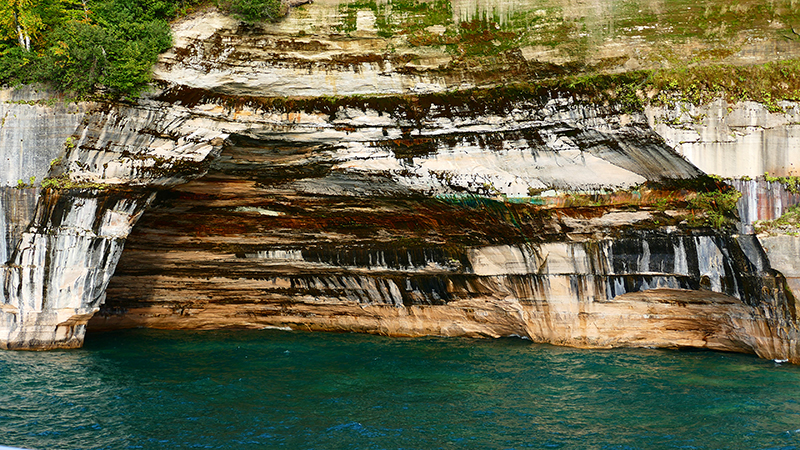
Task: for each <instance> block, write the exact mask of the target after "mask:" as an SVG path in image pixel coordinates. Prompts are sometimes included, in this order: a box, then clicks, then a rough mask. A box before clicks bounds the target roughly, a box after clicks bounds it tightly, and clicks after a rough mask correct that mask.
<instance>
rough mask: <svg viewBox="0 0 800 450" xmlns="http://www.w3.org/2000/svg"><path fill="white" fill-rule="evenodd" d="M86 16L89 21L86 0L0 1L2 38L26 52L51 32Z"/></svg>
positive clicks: (0, 33) (0, 30) (0, 32)
mask: <svg viewBox="0 0 800 450" xmlns="http://www.w3.org/2000/svg"><path fill="white" fill-rule="evenodd" d="M79 14H80V15H82V16H83V18H84V19H85V20H88V8H87V7H86V4H85V2H84V1H83V0H2V1H0V35H1V36H0V37H4V38H8V39H14V40H16V42H17V44H19V46H20V47H21V48H23V49H25V51H28V52H29V51H31V49H32V48H33V46H34V43H36V42H37V40H38V39H39V38H40V37H41V36H43V35H44V34H45V33H46V32H47V31H49V30H52V29H54V28H55V27H57V26H58V25H60V24H62V23H64V22H65V21H67V20H70V19H78V15H79Z"/></svg>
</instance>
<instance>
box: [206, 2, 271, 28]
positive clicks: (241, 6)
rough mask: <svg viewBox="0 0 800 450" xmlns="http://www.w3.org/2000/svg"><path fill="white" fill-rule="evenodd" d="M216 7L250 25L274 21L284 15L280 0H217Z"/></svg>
mask: <svg viewBox="0 0 800 450" xmlns="http://www.w3.org/2000/svg"><path fill="white" fill-rule="evenodd" d="M217 6H218V7H219V8H220V9H222V10H224V11H228V12H229V13H231V14H233V15H234V17H237V18H238V19H240V20H244V21H245V22H251V23H252V22H269V21H275V20H278V19H279V18H281V17H282V16H283V15H284V11H283V8H282V5H281V2H280V0H219V1H218V2H217Z"/></svg>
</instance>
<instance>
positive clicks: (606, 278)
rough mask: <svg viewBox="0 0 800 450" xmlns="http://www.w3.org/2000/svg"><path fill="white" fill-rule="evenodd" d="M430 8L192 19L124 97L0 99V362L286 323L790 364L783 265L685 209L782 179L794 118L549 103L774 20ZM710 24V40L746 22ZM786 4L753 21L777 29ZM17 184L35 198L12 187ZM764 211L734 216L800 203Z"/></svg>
mask: <svg viewBox="0 0 800 450" xmlns="http://www.w3.org/2000/svg"><path fill="white" fill-rule="evenodd" d="M445 3H447V8H445V9H444V11H446V12H447V14H443V15H442V14H439V15H435V14H433V12H434V9H435V8H434V9H427V7H425V8H423V6H424V5H427V4H425V3H420V4H417V7H418V8H423V9H419V10H414V11H411V10H404V9H403V7H402V5H400V4H397V5H395V4H394V3H392V2H389V3H387V4H385V5H384V4H381V5H378V4H375V5H373V4H368V5H366V6H363V5H362V6H358V5H356V4H353V5H348V4H339V3H334V2H330V3H329V2H325V1H321V2H317V3H315V4H313V5H308V6H306V7H303V8H302V9H297V10H294V11H292V12H291V14H290V15H289V16H288V18H287V19H286V20H285V21H283V22H281V23H280V24H267V25H258V26H253V25H247V24H243V23H239V22H238V21H235V20H233V19H231V18H229V17H226V16H223V15H221V14H219V13H217V12H215V11H214V10H206V11H203V12H200V13H198V14H197V15H195V16H193V17H190V18H187V19H184V20H182V21H180V22H177V23H175V24H174V27H173V30H174V34H175V47H174V48H173V49H172V50H170V51H169V52H167V53H166V54H164V55H163V57H162V58H161V60H160V62H159V64H158V66H157V67H156V69H155V77H156V82H155V86H154V90H153V91H152V92H151V93H149V94H148V95H147V96H145V97H143V98H141V99H138V100H137V101H135V102H127V103H123V102H119V103H103V102H99V103H95V104H89V103H80V104H77V105H76V104H66V105H65V104H63V103H62V102H58V101H56V102H53V103H52V104H48V102H47V101H38V102H37V101H36V100H37V98H36V97H31V96H32V95H34V94H32V91H31V90H30V89H28V90H23V91H20V90H6V91H4V92H5V93H4V95H6V96H7V97H4V98H9V100H7V101H5V102H4V103H3V105H2V107H3V108H4V110H0V113H3V114H4V115H5V117H7V119H6V121H5V122H4V124H3V135H2V136H3V137H2V138H3V139H4V140H3V141H2V143H3V146H2V147H1V148H2V152H3V154H2V155H3V159H4V160H5V161H14V162H13V163H12V164H13V167H17V169H14V170H16V172H11V171H9V172H8V173H9V174H12V175H11V176H9V177H6V178H4V179H3V185H4V186H6V187H4V188H3V189H4V195H5V196H4V197H3V198H2V201H3V202H4V203H3V204H2V205H3V211H4V213H5V215H4V216H0V217H3V218H4V219H3V220H5V222H3V225H4V226H3V227H1V228H2V229H3V232H4V233H5V234H4V236H5V239H4V240H3V243H4V247H3V248H2V249H0V250H2V251H0V255H4V256H5V259H4V260H5V261H7V262H6V264H5V266H4V277H5V283H4V290H3V298H2V303H3V305H4V306H3V310H2V312H1V313H0V314H2V317H3V321H2V323H0V334H2V339H0V342H2V345H3V346H5V347H8V348H50V347H71V346H78V345H80V344H81V342H82V339H83V335H84V332H85V328H86V324H87V323H88V324H89V327H90V328H91V329H107V328H117V327H128V326H150V327H163V328H201V329H202V328H219V327H250V328H263V327H290V328H297V329H312V330H333V331H359V332H369V333H382V334H389V335H410V336H416V335H426V334H437V335H467V336H509V335H516V336H522V337H526V338H529V339H532V340H535V341H539V342H551V343H557V344H566V345H575V346H586V347H611V346H656V347H701V348H713V349H720V350H731V351H744V352H752V353H756V354H758V355H759V356H762V357H766V358H778V359H789V360H792V361H793V362H798V361H800V356H799V355H798V348H797V346H796V344H795V343H796V342H797V334H798V327H797V317H796V303H795V297H794V293H793V290H792V287H794V282H793V281H790V282H787V278H786V277H790V280H793V279H794V278H795V277H796V276H795V274H794V272H791V271H790V270H789V269H788V267H787V264H786V263H785V262H783V261H785V260H786V259H784V260H781V262H773V257H772V253H769V255H770V256H767V255H768V253H766V252H765V251H764V248H765V247H766V248H767V249H768V250H769V249H771V248H772V246H771V245H769V244H765V246H764V247H762V244H761V242H760V241H759V239H758V238H756V237H754V236H753V235H737V234H733V233H732V231H731V230H730V229H727V228H725V227H726V225H725V224H726V223H727V222H726V221H727V220H728V219H727V218H726V217H725V214H726V211H717V210H709V211H700V210H698V207H696V206H693V205H695V203H693V201H694V200H693V199H695V198H696V197H697V196H698V194H697V193H696V190H697V187H698V186H699V185H698V183H699V181H698V180H702V179H703V178H702V175H703V171H707V172H711V173H719V174H722V175H725V176H743V175H750V172H742V170H740V169H741V168H739V167H735V166H731V165H730V164H728V165H725V164H722V165H716V166H715V165H713V164H711V162H713V161H719V160H720V157H719V156H714V155H720V154H722V152H734V153H736V154H742V155H749V156H748V157H749V158H751V160H752V161H754V163H753V164H748V165H747V166H744V167H746V168H747V170H748V171H752V170H756V171H761V170H762V169H763V170H764V171H770V172H771V173H776V174H782V175H783V174H789V173H791V170H792V167H791V162H792V161H793V159H794V154H793V153H792V152H793V151H794V147H795V144H794V142H795V140H796V139H797V137H796V136H797V134H796V133H797V129H796V126H797V125H796V124H797V114H798V111H800V108H798V106H797V105H796V104H795V103H792V102H786V103H782V104H781V108H782V109H781V111H777V110H775V109H774V108H772V109H773V110H768V109H766V108H767V106H764V105H760V104H754V103H731V104H727V103H723V100H719V101H718V102H717V103H710V104H706V105H704V106H699V107H695V106H691V105H683V106H681V104H680V103H675V104H672V105H669V104H667V105H660V106H658V105H651V107H648V108H647V109H643V108H642V107H640V106H638V103H636V102H633V103H632V102H630V101H628V100H626V98H625V97H624V95H622V94H621V92H622V91H620V90H619V89H616V90H615V89H606V88H604V87H602V86H588V87H587V86H586V85H585V84H581V83H579V82H578V81H575V80H573V81H569V82H563V81H560V80H562V78H561V77H562V76H564V75H565V74H567V73H569V72H581V71H584V72H586V73H594V72H595V71H597V70H604V71H607V72H622V71H625V70H629V69H631V68H642V67H657V66H663V65H664V64H678V63H679V62H680V61H681V60H682V59H691V58H695V57H696V56H697V54H704V55H706V56H707V58H706V59H711V60H713V61H710V62H720V61H722V62H726V63H738V64H742V63H752V62H760V61H764V60H769V59H774V58H776V56H775V55H776V54H779V55H780V56H779V57H791V56H796V55H797V54H798V52H800V45H798V43H797V42H796V41H795V40H793V39H791V38H787V37H786V36H784V35H782V34H781V33H785V32H787V30H791V26H787V25H785V24H783V23H781V25H780V26H776V25H775V24H774V23H773V22H769V23H764V24H761V23H753V24H751V25H750V26H749V27H747V28H746V29H735V30H733V31H731V30H728V31H726V32H723V31H719V32H718V33H717V34H713V33H705V32H703V33H700V34H698V31H697V29H696V28H697V27H699V25H698V24H696V23H693V22H691V20H693V19H690V17H693V16H692V15H691V14H689V13H686V12H685V11H678V10H677V9H674V8H679V7H682V6H681V5H678V4H677V3H676V4H672V3H671V4H670V5H663V4H661V3H660V2H653V3H652V4H651V3H646V2H645V3H642V5H640V7H642V8H645V9H647V8H650V9H648V11H650V13H651V14H653V15H654V16H655V17H657V18H659V19H660V20H667V18H669V19H670V20H671V21H673V22H670V23H672V24H674V23H682V24H683V28H681V29H680V30H682V31H677V30H676V29H675V27H674V26H673V25H668V24H663V25H659V26H657V27H655V28H654V29H653V30H649V31H647V32H645V33H642V31H643V30H638V29H637V28H636V27H637V25H635V23H636V22H637V21H638V20H640V19H641V18H640V17H638V16H637V14H638V13H635V12H633V11H631V10H628V9H626V8H620V9H619V10H614V11H605V12H598V13H597V16H596V17H594V16H593V17H588V16H586V13H585V12H583V13H579V12H576V11H572V12H570V11H571V10H569V8H568V5H567V4H564V5H561V4H558V5H556V4H554V6H553V8H556V9H558V13H557V14H556V12H555V10H553V11H549V10H542V11H543V12H541V13H540V12H539V10H538V9H534V8H532V6H530V5H519V6H508V8H509V9H508V10H504V11H500V10H497V9H494V10H492V11H494V13H493V14H494V15H492V16H491V17H490V16H488V15H486V14H483V15H481V14H478V15H473V13H472V10H473V9H475V10H477V11H479V12H480V11H482V10H483V9H482V8H484V7H486V5H482V4H475V5H473V4H466V3H464V4H462V3H459V2H445ZM420 5H422V6H420ZM437 5H438V3H437ZM659 5H660V6H659ZM709 5H710V6H709V11H711V13H714V14H718V15H719V17H720V20H722V21H723V22H724V21H725V20H729V19H730V17H734V18H735V17H738V16H737V14H746V13H747V8H745V9H744V10H743V11H740V12H735V13H731V12H730V11H728V10H727V9H726V10H725V11H723V9H722V8H721V6H720V5H717V4H716V3H713V2H711V3H709ZM747 5H749V6H748V7H752V8H757V7H758V6H757V5H756V4H755V3H754V4H753V5H750V4H746V5H745V6H747ZM439 6H442V5H439ZM684 6H685V5H684ZM781 7H782V6H780V5H779V7H778V8H777V9H776V10H775V11H773V12H772V13H771V14H772V16H770V17H773V18H774V19H775V20H777V19H778V18H780V19H781V20H785V19H791V20H793V17H794V16H793V14H795V13H794V10H793V9H785V8H784V9H783V10H782V9H781ZM659 8H666V9H667V10H666V11H663V10H662V11H659ZM670 8H673V9H670ZM640 9H641V8H640ZM436 11H441V9H436ZM637 11H638V10H637ZM787 11H788V12H787ZM711 13H709V14H711ZM730 14H733V16H729V15H730ZM674 21H678V22H674ZM576 23H586V24H587V25H586V26H587V30H585V31H580V30H575V29H573V28H572V27H573V26H574V24H576ZM731 23H733V20H731ZM533 24H538V25H537V26H538V27H539V28H540V31H539V32H532V31H531V29H533V28H531V26H532V25H533ZM609 25H613V26H611V27H610V28H609ZM693 27H694V28H693ZM731 27H733V25H731ZM787 27H788V28H787ZM401 28H402V29H405V30H406V31H402V30H401ZM733 28H735V27H733ZM541 30H544V31H541ZM686 30H690V31H691V34H692V36H687V35H686V33H688V32H689V31H686ZM558 33H561V34H562V35H563V34H565V35H566V36H569V37H571V38H572V39H569V40H563V41H562V40H558V39H556V37H558V36H561V35H559V34H558ZM584 33H585V34H586V36H582V34H584ZM548 36H549V37H548ZM546 38H547V39H551V38H552V39H551V40H552V43H551V42H550V41H547V40H546ZM507 42H512V43H513V45H512V46H506V43H507ZM657 42H658V43H661V44H664V43H666V44H671V45H670V46H669V47H668V48H669V49H670V51H672V52H674V58H672V59H671V60H670V61H671V62H666V63H665V62H664V61H663V60H660V59H659V55H662V56H663V52H666V51H667V47H662V46H661V44H658V45H656V44H655V43H657ZM721 43H724V44H725V45H724V47H725V48H726V51H725V52H721V53H720V52H717V53H714V52H712V50H714V49H719V48H720V47H722V46H723V45H722V44H721ZM731 49H735V50H731ZM693 52H695V53H696V54H695V53H693ZM703 52H706V53H703ZM709 52H710V53H709ZM776 52H779V53H776ZM714 55H716V56H714ZM510 80H514V81H515V82H519V83H516V84H514V85H508V84H505V83H507V82H508V81H510ZM17 98H23V99H27V100H26V101H24V102H19V101H17V100H14V99H17ZM44 98H49V97H41V98H39V100H42V99H44ZM675 105H677V106H675ZM692 108H700V109H697V110H695V109H692ZM703 108H705V109H703ZM45 117H46V120H45ZM18 135H19V136H18ZM726 136H727V137H726ZM16 139H21V142H28V141H30V142H31V143H30V145H31V147H28V148H35V149H36V150H35V151H23V152H20V151H19V150H18V148H17V147H16V145H17V140H16ZM26 145H27V144H26ZM714 152H717V153H714ZM737 152H738V153H737ZM712 153H713V155H712ZM20 158H30V161H32V162H24V161H23V160H22V159H20ZM756 162H757V164H755V163H756ZM51 163H52V164H51ZM698 167H699V169H698ZM701 169H702V170H701ZM26 176H27V177H28V178H29V177H30V176H35V177H36V180H39V181H41V180H42V179H44V178H45V177H47V180H46V181H45V183H44V187H45V188H44V189H40V188H39V187H36V188H24V189H17V188H13V187H11V186H14V185H16V184H17V179H22V180H23V183H26V182H28V180H27V179H25V177H26ZM17 177H18V178H17ZM14 178H17V179H14ZM704 183H706V184H705V185H704V186H707V184H708V181H707V180H706V181H705V182H704ZM733 183H734V185H736V186H737V187H738V188H741V189H742V190H744V191H746V192H750V191H748V190H747V189H751V191H752V192H756V191H757V190H758V189H762V191H763V190H764V189H766V188H765V187H764V186H765V185H764V183H767V182H765V181H762V182H759V181H751V182H748V181H746V180H740V181H736V182H733ZM736 183H740V184H741V183H744V184H747V183H750V184H748V186H754V187H752V188H750V187H747V188H745V186H744V184H741V185H737V184H736ZM758 183H761V184H760V185H759V184H758ZM31 184H36V185H39V184H40V183H39V182H36V181H35V180H34V183H31ZM701 184H702V183H701ZM767 184H768V183H767ZM717 188H718V189H723V191H724V188H720V187H719V186H717ZM715 192H718V191H715ZM719 192H722V191H719ZM12 197H13V198H12ZM22 197H24V198H25V200H24V201H23V200H22V199H21V198H22ZM761 197H763V198H760V197H759V196H757V195H755V194H748V195H746V196H745V197H744V199H745V200H744V202H743V203H740V210H741V211H751V210H752V209H753V208H755V209H756V210H757V209H758V208H759V205H763V204H764V202H765V201H772V202H774V201H775V199H776V198H777V199H779V200H778V201H779V203H780V205H781V206H780V208H783V207H784V206H788V205H790V204H793V203H795V202H796V201H797V199H796V198H795V197H794V196H793V194H791V193H785V194H783V196H777V197H776V196H775V195H772V194H771V193H769V192H768V193H767V194H765V195H762V196H761ZM34 202H35V203H34ZM746 202H750V203H746ZM9 205H13V207H12V206H9ZM34 205H35V206H34ZM748 205H755V206H748ZM770 211H772V212H771V214H775V210H774V208H773V209H771V210H770ZM779 213H780V211H778V215H779ZM715 214H716V216H715ZM741 215H742V217H743V218H744V219H745V221H743V224H742V225H741V226H740V228H741V229H742V231H747V227H748V226H749V224H750V221H751V220H750V217H751V216H752V215H751V216H746V215H745V214H741ZM140 217H141V219H140ZM714 217H716V218H717V219H718V220H719V221H721V222H719V223H717V225H719V226H721V227H722V228H721V229H716V228H713V227H710V226H708V225H709V224H711V223H714V220H713V218H714ZM752 217H753V218H754V219H755V218H761V219H764V218H771V216H769V217H768V216H767V215H760V216H752ZM137 222H138V223H137ZM787 239H788V238H787ZM126 241H127V242H126ZM123 243H124V244H125V250H124V251H123V250H122V247H123ZM769 251H771V250H769ZM776 261H777V260H776ZM776 269H777V270H776ZM115 271H116V273H114V272H115ZM782 272H787V273H785V274H784V273H782ZM789 272H791V273H789ZM112 274H114V276H113V277H112ZM97 311H99V314H98V313H97ZM91 317H93V318H91ZM90 318H91V319H90Z"/></svg>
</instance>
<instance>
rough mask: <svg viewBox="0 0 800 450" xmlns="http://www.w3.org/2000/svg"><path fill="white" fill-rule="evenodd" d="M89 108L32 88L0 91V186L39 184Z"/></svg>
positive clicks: (87, 105) (82, 103)
mask: <svg viewBox="0 0 800 450" xmlns="http://www.w3.org/2000/svg"><path fill="white" fill-rule="evenodd" d="M90 107H91V105H90V104H87V103H85V102H81V103H67V102H65V101H64V100H63V99H62V98H59V97H58V96H56V95H55V94H54V93H53V92H52V91H49V90H46V89H41V88H37V87H33V86H26V87H21V88H18V89H2V90H0V149H2V158H0V186H17V184H18V183H19V182H20V181H22V182H23V183H30V181H31V178H32V177H33V178H34V179H35V181H36V182H41V180H42V179H43V178H44V177H45V176H47V173H48V171H49V170H50V163H51V162H52V161H53V160H56V159H57V158H58V157H59V156H62V155H63V153H64V151H65V150H66V147H65V144H66V142H67V139H69V138H72V133H73V132H74V131H75V129H76V128H77V127H78V125H79V124H80V123H81V121H82V120H83V117H84V114H85V113H86V110H87V109H88V108H90Z"/></svg>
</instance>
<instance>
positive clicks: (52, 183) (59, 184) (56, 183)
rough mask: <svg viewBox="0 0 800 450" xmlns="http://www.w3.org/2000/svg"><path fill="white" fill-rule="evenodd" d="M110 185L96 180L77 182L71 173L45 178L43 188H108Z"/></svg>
mask: <svg viewBox="0 0 800 450" xmlns="http://www.w3.org/2000/svg"><path fill="white" fill-rule="evenodd" d="M108 188H109V185H108V184H105V183H94V182H77V181H73V180H71V179H70V178H69V175H67V174H64V175H61V176H59V177H52V178H45V179H44V180H42V189H99V190H104V189H108Z"/></svg>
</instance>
